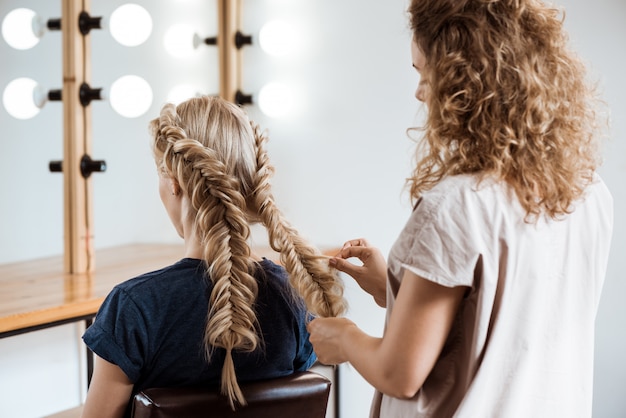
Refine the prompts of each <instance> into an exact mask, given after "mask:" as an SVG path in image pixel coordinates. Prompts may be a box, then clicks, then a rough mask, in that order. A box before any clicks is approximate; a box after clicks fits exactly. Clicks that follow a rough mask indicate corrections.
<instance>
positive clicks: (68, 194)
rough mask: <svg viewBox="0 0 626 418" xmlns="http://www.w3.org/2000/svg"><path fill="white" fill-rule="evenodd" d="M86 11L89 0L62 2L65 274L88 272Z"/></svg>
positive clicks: (90, 265) (90, 252) (90, 262)
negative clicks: (83, 95) (82, 26)
mask: <svg viewBox="0 0 626 418" xmlns="http://www.w3.org/2000/svg"><path fill="white" fill-rule="evenodd" d="M83 10H84V11H88V10H89V0H63V1H62V13H61V25H62V32H63V35H62V39H63V194H64V213H65V215H64V224H65V227H64V231H65V237H64V239H65V251H64V255H65V257H64V260H65V261H64V265H65V271H66V273H86V272H92V271H94V268H95V260H94V253H93V243H92V241H93V230H92V220H93V209H92V201H91V200H92V185H91V182H90V179H88V178H87V179H85V178H83V176H82V175H81V171H80V161H81V158H82V157H83V155H85V154H87V155H90V154H91V107H90V106H82V105H81V103H80V99H79V91H80V86H81V84H82V83H83V82H85V83H88V82H89V78H90V75H91V67H90V58H91V51H90V45H89V35H83V34H82V33H81V32H80V30H79V27H78V20H79V15H80V13H81V12H82V11H83Z"/></svg>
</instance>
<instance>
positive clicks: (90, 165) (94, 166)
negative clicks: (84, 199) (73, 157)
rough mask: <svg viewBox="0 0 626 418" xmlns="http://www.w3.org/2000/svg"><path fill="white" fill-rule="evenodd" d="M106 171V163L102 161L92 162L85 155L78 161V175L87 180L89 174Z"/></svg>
mask: <svg viewBox="0 0 626 418" xmlns="http://www.w3.org/2000/svg"><path fill="white" fill-rule="evenodd" d="M106 169H107V163H106V162H105V161H104V160H92V159H91V157H90V156H89V155H87V154H85V155H83V158H81V160H80V174H81V175H82V176H83V178H85V179H87V178H89V176H91V173H94V172H98V173H103V172H105V171H106Z"/></svg>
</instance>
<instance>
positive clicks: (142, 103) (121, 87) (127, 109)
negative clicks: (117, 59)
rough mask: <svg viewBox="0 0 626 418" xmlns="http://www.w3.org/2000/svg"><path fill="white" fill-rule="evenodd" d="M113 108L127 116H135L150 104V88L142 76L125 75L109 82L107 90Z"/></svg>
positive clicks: (141, 113)
mask: <svg viewBox="0 0 626 418" xmlns="http://www.w3.org/2000/svg"><path fill="white" fill-rule="evenodd" d="M109 97H110V103H111V107H113V110H115V111H116V112H117V113H119V114H120V115H122V116H124V117H127V118H136V117H139V116H141V115H143V114H144V113H146V112H147V111H148V109H149V108H150V106H151V105H152V88H151V87H150V84H148V82H147V81H146V80H144V79H143V78H141V77H139V76H136V75H125V76H123V77H120V78H118V79H117V80H115V81H114V82H113V84H111V89H110V91H109Z"/></svg>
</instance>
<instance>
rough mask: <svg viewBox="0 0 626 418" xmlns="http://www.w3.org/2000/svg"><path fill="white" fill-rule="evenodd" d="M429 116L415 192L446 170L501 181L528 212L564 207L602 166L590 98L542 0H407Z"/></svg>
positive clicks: (591, 90) (557, 20)
mask: <svg viewBox="0 0 626 418" xmlns="http://www.w3.org/2000/svg"><path fill="white" fill-rule="evenodd" d="M408 13H409V19H410V27H411V29H412V31H413V37H414V42H416V44H417V46H418V47H419V48H420V50H421V51H422V52H423V54H424V56H425V57H426V68H424V70H423V72H422V77H425V82H426V83H427V85H428V87H429V93H428V95H427V97H426V102H425V103H426V106H427V108H428V115H427V119H426V122H425V124H424V126H422V127H421V128H414V129H419V130H421V131H422V133H423V137H424V141H422V142H421V144H420V146H419V147H418V152H417V163H416V168H415V171H414V172H413V175H412V177H411V178H409V179H408V185H409V186H410V192H411V196H412V198H413V199H417V198H419V196H420V195H421V194H422V193H423V192H424V191H426V190H428V189H430V188H432V187H433V186H434V185H435V184H437V183H438V182H439V181H440V180H441V179H442V178H444V177H445V176H448V175H455V174H468V173H476V174H478V175H479V176H480V178H485V177H486V176H492V177H495V178H497V179H501V180H504V181H506V182H507V183H508V184H509V185H510V186H511V187H512V189H513V190H514V191H515V193H516V195H517V197H518V199H519V201H520V203H521V204H522V206H523V208H524V209H525V210H526V215H527V218H536V217H537V216H539V215H540V214H545V215H547V216H549V217H551V218H558V217H560V216H562V215H564V214H567V213H569V212H571V210H572V203H573V202H574V201H575V200H577V199H578V198H580V197H581V196H582V194H583V192H584V190H585V188H586V187H587V185H588V184H590V183H591V182H592V179H593V175H594V171H595V170H596V168H597V166H598V165H599V164H600V153H599V143H600V141H599V139H600V133H601V130H600V129H599V127H600V125H599V123H598V116H599V112H598V105H599V104H600V103H601V101H600V100H598V98H597V95H596V91H595V87H594V86H592V85H590V84H588V83H587V80H586V71H585V67H584V65H583V63H582V62H581V60H580V59H579V58H578V57H576V55H574V54H573V53H572V52H571V51H570V50H569V49H568V46H567V44H568V37H567V35H566V33H565V31H564V29H563V16H562V13H561V12H560V11H559V10H557V9H554V8H551V7H548V6H546V5H544V4H543V3H542V2H541V1H540V0H413V1H412V2H411V4H410V6H409V9H408Z"/></svg>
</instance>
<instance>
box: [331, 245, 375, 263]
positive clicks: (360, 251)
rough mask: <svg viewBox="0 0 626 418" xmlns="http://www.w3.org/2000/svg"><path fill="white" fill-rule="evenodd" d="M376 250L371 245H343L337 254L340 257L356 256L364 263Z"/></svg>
mask: <svg viewBox="0 0 626 418" xmlns="http://www.w3.org/2000/svg"><path fill="white" fill-rule="evenodd" d="M374 251H376V250H375V249H374V248H373V247H345V248H343V249H342V250H341V253H339V255H337V257H340V258H344V259H347V258H352V257H356V258H358V259H359V260H361V262H363V263H365V262H366V261H367V260H368V259H369V258H370V257H371V256H372V254H373V253H374Z"/></svg>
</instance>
